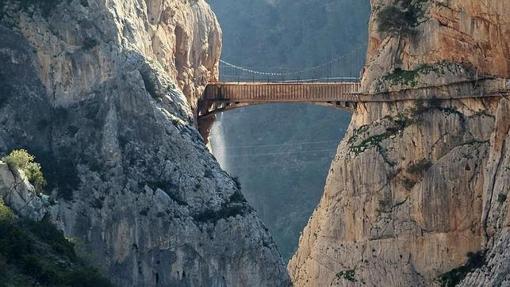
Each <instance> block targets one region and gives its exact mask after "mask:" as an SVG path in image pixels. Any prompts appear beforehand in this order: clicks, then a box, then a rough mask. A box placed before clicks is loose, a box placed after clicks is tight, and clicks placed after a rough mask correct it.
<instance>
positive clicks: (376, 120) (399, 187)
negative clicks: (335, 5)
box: [288, 0, 510, 286]
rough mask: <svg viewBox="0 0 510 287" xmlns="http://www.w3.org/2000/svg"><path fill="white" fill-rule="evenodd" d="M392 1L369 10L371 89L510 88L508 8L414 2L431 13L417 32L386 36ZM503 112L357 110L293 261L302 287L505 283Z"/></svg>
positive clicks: (435, 103) (407, 106)
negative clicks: (503, 83) (476, 84)
mask: <svg viewBox="0 0 510 287" xmlns="http://www.w3.org/2000/svg"><path fill="white" fill-rule="evenodd" d="M396 2H398V1H372V5H373V13H372V14H373V15H372V19H371V24H370V27H371V28H370V44H369V51H368V55H367V66H366V69H365V72H364V79H363V85H364V87H365V89H366V90H368V91H371V92H378V91H388V90H399V89H403V88H417V87H420V86H425V85H442V84H446V83H450V82H456V81H462V80H468V79H476V77H482V76H483V77H485V76H497V77H506V78H510V70H509V67H510V66H509V61H510V54H509V53H508V47H509V46H508V43H509V41H510V34H509V33H508V32H509V31H510V23H509V22H508V21H507V19H506V18H505V16H504V15H507V14H508V11H510V10H509V9H510V4H509V3H507V2H504V1H454V0H453V1H407V2H412V3H419V5H423V9H424V10H423V11H424V14H423V16H421V17H420V21H419V23H418V24H417V26H416V27H413V29H414V30H415V33H414V34H413V35H412V36H410V37H402V36H395V35H382V34H381V33H380V32H379V29H378V21H379V18H378V17H379V12H380V11H382V9H384V8H385V7H388V6H389V5H393V4H394V3H396ZM401 2H402V1H401ZM403 2H406V1H403ZM408 93H412V91H408ZM507 109H508V100H506V99H499V98H498V99H463V100H442V101H439V100H436V99H434V98H430V99H425V100H422V101H402V102H398V103H379V104H377V103H370V104H362V105H359V106H358V107H357V109H356V111H355V113H354V115H353V118H352V121H351V124H350V127H349V131H348V133H347V135H346V137H345V139H344V140H343V141H342V142H341V143H340V145H339V147H338V151H337V155H336V157H335V159H334V161H333V163H332V165H331V169H330V172H329V175H328V179H327V182H326V187H325V191H324V195H323V197H322V199H321V202H320V204H319V206H318V207H317V208H316V210H315V212H314V214H313V216H312V218H311V219H310V220H309V222H308V225H307V226H306V228H305V230H304V232H303V234H302V236H301V238H300V243H299V249H298V250H297V252H296V253H295V255H294V257H293V258H292V260H291V261H290V263H289V266H288V268H289V272H290V274H291V278H292V281H293V283H294V285H295V286H437V285H443V284H451V283H452V282H453V283H455V284H460V286H502V285H505V284H508V282H510V281H509V278H508V275H507V274H508V270H509V266H510V264H509V262H510V261H509V254H508V252H507V251H506V249H507V246H508V243H509V242H510V241H509V234H508V222H507V221H508V220H507V219H508V215H507V209H508V208H507V206H508V200H507V193H508V180H509V179H508V178H509V177H508V170H507V168H506V166H507V160H508V159H507V152H506V151H507V149H508V147H507V144H508V142H507V138H508V136H509V134H508V132H509V125H510V124H509V123H510V121H509V119H508V110H507ZM450 286H451V285H450Z"/></svg>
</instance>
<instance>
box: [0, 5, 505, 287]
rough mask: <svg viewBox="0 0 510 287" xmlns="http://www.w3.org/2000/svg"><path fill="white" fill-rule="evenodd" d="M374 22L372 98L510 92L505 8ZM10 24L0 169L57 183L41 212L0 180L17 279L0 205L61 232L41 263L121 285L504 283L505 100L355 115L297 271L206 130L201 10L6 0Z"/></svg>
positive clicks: (24, 186)
mask: <svg viewBox="0 0 510 287" xmlns="http://www.w3.org/2000/svg"><path fill="white" fill-rule="evenodd" d="M371 5H372V15H371V19H370V23H369V26H370V28H369V42H368V44H369V45H368V53H367V56H366V65H365V69H364V73H363V79H362V86H363V89H364V90H365V91H368V92H371V93H375V94H377V93H386V92H389V91H396V90H404V91H405V93H407V94H412V93H414V92H415V90H418V89H420V88H422V87H425V86H431V85H432V86H440V85H447V84H449V83H454V82H459V81H468V82H469V83H472V85H473V90H476V88H477V87H478V85H479V84H478V80H480V79H483V78H490V77H497V78H507V79H508V78H510V52H509V51H510V44H509V43H510V22H509V21H508V19H507V17H506V16H507V15H510V2H506V1H501V0H483V1H480V0H428V1H427V0H372V1H371ZM0 10H1V14H0V15H1V16H0V67H1V68H0V123H1V128H0V154H1V155H2V156H4V155H7V154H9V153H10V152H11V151H12V150H18V149H25V150H27V151H29V152H30V153H31V154H33V155H34V156H35V159H36V160H37V161H38V162H39V163H40V164H41V167H42V170H43V172H44V176H45V178H46V180H47V185H46V186H45V188H44V190H43V192H42V193H39V191H37V190H36V187H35V186H34V185H33V184H31V183H30V181H29V180H28V177H27V175H26V174H25V172H24V171H22V170H18V169H16V168H13V166H9V164H8V163H4V162H3V161H0V198H1V199H2V200H1V201H0V203H1V204H0V268H5V266H9V265H10V264H11V262H10V261H9V258H4V256H6V255H5V254H4V252H5V251H6V250H5V248H4V246H5V240H4V238H3V237H2V236H4V234H5V232H3V231H4V219H3V218H4V217H9V218H11V217H12V216H11V215H10V213H9V212H6V211H5V206H4V203H5V205H6V206H8V208H9V209H10V210H12V211H13V212H14V213H15V214H16V217H17V218H20V219H21V218H26V219H27V220H30V222H32V221H33V222H44V223H45V224H46V223H48V224H51V225H52V226H56V227H57V228H58V229H59V230H61V231H62V234H61V235H59V236H58V243H59V244H60V243H61V242H67V243H62V245H63V246H64V248H62V246H60V245H58V246H56V247H55V246H52V245H51V242H44V244H41V245H44V246H43V247H44V249H53V251H57V250H60V249H59V248H62V249H63V250H64V251H66V252H67V253H68V255H65V256H63V257H66V256H67V257H72V258H73V259H75V261H76V260H77V259H76V258H75V257H76V256H79V257H80V258H81V259H80V260H83V261H84V262H86V263H87V264H90V265H93V266H95V267H96V268H97V269H98V270H99V271H100V272H101V274H103V275H104V276H105V277H107V279H108V280H109V281H111V283H112V284H113V285H115V286H142V287H143V286H213V287H223V286H290V285H294V286H506V285H508V284H510V283H509V282H510V275H509V274H510V253H509V252H508V247H509V245H510V230H509V229H508V226H509V220H510V219H509V218H510V217H509V215H508V202H509V200H508V192H509V189H508V186H509V180H510V152H509V149H510V146H509V145H510V144H509V141H508V139H509V137H510V135H509V133H510V119H509V115H510V102H509V100H508V99H507V98H505V97H494V98H469V99H449V100H445V99H441V100H440V99H437V98H434V97H431V98H430V99H424V100H404V101H399V102H386V103H359V104H358V105H357V106H356V108H355V110H354V114H353V116H352V119H351V123H350V126H349V128H348V130H347V133H346V136H345V138H344V139H343V140H342V141H341V143H340V144H339V146H338V149H337V152H336V155H335V157H334V160H333V162H332V164H331V167H330V169H329V174H328V178H327V182H326V186H325V189H324V194H323V195H322V198H321V200H320V203H319V205H318V206H317V207H316V209H315V211H314V213H313V215H312V217H311V218H310V220H309V221H308V224H307V226H306V227H305V229H304V231H303V233H302V235H301V237H300V241H299V247H298V250H297V251H296V253H295V254H294V256H293V257H292V259H291V261H290V262H289V264H288V268H287V270H286V268H285V265H284V263H283V260H282V258H281V256H280V253H279V251H278V250H277V247H276V244H275V243H274V241H273V239H272V237H271V234H270V233H269V230H268V229H267V228H266V227H265V226H264V224H263V222H262V221H261V220H260V219H259V217H258V215H257V213H256V212H255V211H254V209H253V208H252V207H251V206H250V205H249V204H248V202H247V201H246V200H245V197H244V196H243V194H242V191H241V186H240V184H239V182H238V181H237V180H234V179H233V178H232V177H231V176H230V175H229V174H228V173H226V172H225V171H223V170H222V169H221V168H220V166H219V164H218V163H217V161H216V159H215V158H214V156H213V155H212V154H211V153H210V152H209V150H208V148H207V147H206V145H205V143H204V138H202V137H201V135H200V133H199V132H198V129H197V123H196V119H195V114H194V112H195V109H196V105H197V101H198V99H199V97H200V95H201V94H202V91H203V89H204V87H205V85H206V84H207V83H208V82H210V81H215V80H217V79H218V62H219V58H220V53H221V48H222V41H221V36H222V32H221V29H220V27H219V24H218V22H217V20H216V17H215V15H214V13H213V12H212V11H211V9H210V8H209V6H208V4H207V3H206V2H205V1H204V0H172V1H170V0H108V1H106V0H55V1H50V0H44V1H18V0H0ZM5 214H8V215H5ZM9 220H11V219H9ZM14 222H15V223H14V224H17V223H16V221H14ZM11 225H12V224H11ZM19 226H20V227H23V224H19ZM28 226H31V225H30V224H28ZM48 228H49V227H48ZM36 230H37V228H33V229H32V231H31V232H29V233H26V234H29V235H30V236H29V237H30V238H29V240H32V241H34V240H35V239H34V238H38V236H39V235H37V234H36V232H35V231H36ZM39 232H40V231H39ZM22 234H24V233H22ZM34 234H35V235H34ZM52 234H53V233H52ZM42 235H43V237H44V236H47V233H44V232H43V233H42ZM64 236H65V238H67V239H65V238H64ZM48 238H49V237H47V238H46V239H48ZM16 239H17V238H16ZM46 241H49V240H46ZM71 243H72V244H71ZM69 245H72V247H73V248H74V249H73V250H76V255H74V251H72V252H71V251H69V248H70V247H69ZM48 246H49V247H48ZM29 249H30V248H28V250H29ZM15 251H16V250H14V252H13V250H10V251H9V252H7V253H6V254H9V255H12V254H13V253H15ZM25 251H26V250H25ZM29 251H30V250H29ZM60 251H62V250H60ZM52 256H54V255H53V254H52V255H51V256H50V257H52ZM63 257H61V255H59V256H57V257H55V258H56V261H58V262H60V265H66V266H67V265H69V266H70V268H81V264H83V263H77V262H74V261H73V262H68V261H66V260H63V259H62V258H63ZM52 258H53V257H52ZM32 259H34V258H32ZM23 260H26V258H24V259H23ZM77 266H78V267H77ZM36 267H37V268H39V269H37V268H35V269H37V272H42V273H43V274H44V272H45V269H44V268H46V267H47V266H44V265H41V266H39V265H37V266H36ZM33 269H34V267H33V266H32V269H29V271H31V270H33ZM1 270H2V271H3V270H4V269H1ZM9 270H10V271H9V272H11V271H12V270H14V271H17V270H16V269H15V268H11V269H9ZM21 271H25V272H26V273H27V270H21ZM46 271H47V270H46ZM28 273H30V272H28ZM45 275H48V274H45ZM50 275H51V274H50ZM2 276H5V273H4V272H1V273H0V279H1V280H2V282H0V284H3V283H4V282H6V284H7V286H16V283H13V282H17V281H12V282H9V280H11V279H12V278H7V279H6V278H4V277H2ZM48 276H49V275H48ZM44 278H45V280H49V279H48V277H44ZM12 280H15V279H12ZM26 280H29V283H30V284H31V285H43V286H45V285H47V286H52V284H49V283H48V284H45V283H44V282H42V281H39V280H38V279H30V278H29V279H26ZM30 280H32V281H30ZM73 282H75V281H73ZM29 283H27V284H29ZM82 283H83V282H82ZM9 284H10V285H9ZM89 286H94V285H89Z"/></svg>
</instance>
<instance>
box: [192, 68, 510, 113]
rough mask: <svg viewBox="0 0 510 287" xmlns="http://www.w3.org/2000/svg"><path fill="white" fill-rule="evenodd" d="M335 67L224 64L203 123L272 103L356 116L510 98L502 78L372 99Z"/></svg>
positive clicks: (205, 101)
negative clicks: (364, 108)
mask: <svg viewBox="0 0 510 287" xmlns="http://www.w3.org/2000/svg"><path fill="white" fill-rule="evenodd" d="M335 63H336V62H334V61H331V62H328V63H327V64H326V65H319V66H317V67H313V68H312V69H305V70H302V71H299V72H278V73H268V72H259V71H255V70H251V69H247V68H243V67H239V66H235V65H233V64H230V63H227V62H224V61H222V62H221V64H222V66H220V74H221V75H223V77H222V80H223V81H221V82H216V83H210V84H209V85H207V87H206V89H205V91H204V94H203V96H202V98H201V99H200V102H199V105H198V118H199V119H200V118H206V117H209V116H211V115H214V114H216V113H218V112H223V111H227V110H231V109H235V108H239V107H245V106H249V105H258V104H270V103H311V104H319V105H329V106H334V107H337V108H341V109H346V110H350V111H352V110H354V109H356V107H357V105H358V104H359V103H370V102H398V101H409V100H414V101H417V100H431V99H438V100H452V99H464V98H485V97H502V96H509V95H510V80H509V79H500V78H484V79H477V80H466V81H461V82H454V83H446V84H442V85H437V84H436V85H433V86H418V87H414V88H409V89H400V90H398V89H397V90H390V91H386V92H381V93H367V92H364V91H362V90H361V84H360V83H359V81H358V78H357V77H355V76H353V75H352V73H351V75H348V76H339V74H336V73H334V68H333V65H334V64H335ZM222 67H223V68H222ZM225 69H226V71H225ZM228 71H231V73H229V72H228Z"/></svg>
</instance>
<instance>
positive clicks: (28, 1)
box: [0, 0, 70, 17]
mask: <svg viewBox="0 0 510 287" xmlns="http://www.w3.org/2000/svg"><path fill="white" fill-rule="evenodd" d="M62 1H63V0H0V8H3V7H4V6H5V5H6V4H7V3H16V4H18V5H19V8H20V9H21V11H24V12H30V11H31V9H34V10H37V11H40V13H41V15H42V16H43V17H48V16H49V15H50V14H51V13H52V12H53V11H54V10H55V9H56V7H57V5H59V4H60V3H61V2H62ZM66 1H67V2H70V0H66Z"/></svg>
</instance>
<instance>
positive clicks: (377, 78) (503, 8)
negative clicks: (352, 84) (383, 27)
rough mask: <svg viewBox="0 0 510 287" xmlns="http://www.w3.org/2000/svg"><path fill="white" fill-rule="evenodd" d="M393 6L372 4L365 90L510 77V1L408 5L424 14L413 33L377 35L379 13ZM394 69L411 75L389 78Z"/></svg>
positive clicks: (388, 1)
mask: <svg viewBox="0 0 510 287" xmlns="http://www.w3.org/2000/svg"><path fill="white" fill-rule="evenodd" d="M395 2H396V1H395V0H372V1H371V4H372V10H373V12H372V17H371V20H370V33H369V46H368V55H367V65H366V70H365V73H364V76H363V86H364V87H365V89H366V90H369V91H372V92H375V91H384V90H387V89H398V88H402V87H406V86H413V87H418V86H426V85H428V84H430V83H435V84H446V83H451V82H456V81H461V80H466V79H473V78H482V77H485V76H498V77H505V76H508V75H509V74H510V44H509V43H510V41H509V40H510V20H509V19H508V17H507V16H506V15H509V14H510V2H508V1H499V0H488V1H478V0H450V1H442V0H425V1H423V0H413V1H408V2H411V6H415V7H418V8H417V9H418V10H422V12H423V15H422V17H420V18H419V19H418V21H417V27H416V28H415V29H414V30H415V32H414V35H401V36H400V37H399V36H394V37H388V35H386V34H383V33H380V31H379V21H380V14H379V11H381V10H382V9H383V8H384V7H388V5H392V4H393V3H395ZM404 2H405V1H404ZM395 69H402V70H405V71H412V72H411V73H407V74H406V75H403V76H402V75H400V76H399V75H398V74H392V73H393V72H394V71H395ZM388 75H390V76H389V77H386V78H385V76H388ZM391 75H393V77H392V76H391Z"/></svg>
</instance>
